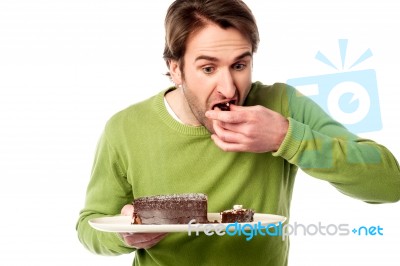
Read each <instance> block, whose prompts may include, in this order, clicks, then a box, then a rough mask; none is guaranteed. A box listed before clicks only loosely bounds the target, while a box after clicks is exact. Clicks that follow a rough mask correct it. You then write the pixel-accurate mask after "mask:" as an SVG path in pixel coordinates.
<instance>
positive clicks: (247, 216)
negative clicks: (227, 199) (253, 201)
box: [221, 205, 254, 223]
mask: <svg viewBox="0 0 400 266" xmlns="http://www.w3.org/2000/svg"><path fill="white" fill-rule="evenodd" d="M253 216H254V211H253V210H251V209H243V206H242V205H234V206H233V209H231V210H226V211H223V212H221V223H235V222H238V223H247V222H252V221H253Z"/></svg>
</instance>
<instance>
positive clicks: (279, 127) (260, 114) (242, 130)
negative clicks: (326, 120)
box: [206, 104, 289, 153]
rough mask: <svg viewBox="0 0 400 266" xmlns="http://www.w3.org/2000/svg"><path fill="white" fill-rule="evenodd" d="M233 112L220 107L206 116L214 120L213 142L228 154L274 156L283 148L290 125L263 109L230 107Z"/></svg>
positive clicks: (275, 114)
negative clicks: (266, 153) (242, 153)
mask: <svg viewBox="0 0 400 266" xmlns="http://www.w3.org/2000/svg"><path fill="white" fill-rule="evenodd" d="M229 109H230V111H229V112H222V110H221V109H220V108H219V107H218V106H217V107H215V108H214V110H210V111H207V112H206V117H207V118H209V119H212V120H213V128H214V134H212V136H211V138H212V139H213V141H214V142H215V144H216V145H217V146H218V147H219V148H221V149H222V150H224V151H231V152H256V153H262V152H271V151H272V152H274V151H277V150H278V149H279V147H280V146H281V144H282V142H283V140H284V138H285V136H286V133H287V130H288V127H289V121H288V120H287V119H286V118H285V117H283V116H282V115H281V114H279V113H277V112H274V111H272V110H270V109H267V108H265V107H263V106H237V105H234V104H230V105H229Z"/></svg>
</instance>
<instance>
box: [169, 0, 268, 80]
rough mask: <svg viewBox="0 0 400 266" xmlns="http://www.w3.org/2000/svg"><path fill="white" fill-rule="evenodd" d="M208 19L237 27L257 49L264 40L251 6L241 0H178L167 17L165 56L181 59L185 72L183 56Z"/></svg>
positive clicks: (179, 60) (226, 25)
mask: <svg viewBox="0 0 400 266" xmlns="http://www.w3.org/2000/svg"><path fill="white" fill-rule="evenodd" d="M207 23H214V24H216V25H218V26H220V27H221V28H223V29H226V28H230V27H232V28H235V29H237V30H238V31H240V32H241V33H242V34H244V35H245V36H246V37H247V38H248V39H249V41H250V42H251V45H252V52H253V53H254V52H256V51H257V47H258V43H259V41H260V38H259V34H258V28H257V24H256V21H255V18H254V16H253V13H252V12H251V10H250V9H249V8H248V7H247V5H246V4H245V3H244V2H243V1H241V0H176V1H175V2H173V3H172V4H171V6H170V7H169V8H168V11H167V15H166V17H165V48H164V54H163V57H164V60H165V62H166V63H167V66H168V67H169V61H170V60H176V61H178V62H179V63H180V66H179V67H180V69H181V71H182V74H183V64H184V62H183V56H184V54H185V50H186V43H187V39H188V38H189V35H190V34H192V33H194V32H196V31H198V30H201V29H202V28H204V27H205V26H206V24H207Z"/></svg>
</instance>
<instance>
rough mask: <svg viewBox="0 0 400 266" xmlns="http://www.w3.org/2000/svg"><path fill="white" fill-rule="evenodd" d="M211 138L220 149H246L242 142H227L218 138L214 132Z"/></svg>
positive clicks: (231, 150) (227, 150)
mask: <svg viewBox="0 0 400 266" xmlns="http://www.w3.org/2000/svg"><path fill="white" fill-rule="evenodd" d="M211 139H212V140H213V141H214V143H215V145H217V146H218V147H219V148H220V149H221V150H223V151H226V152H243V151H246V145H244V144H242V143H229V142H225V141H223V140H222V139H220V138H219V137H218V136H217V135H216V134H213V135H211Z"/></svg>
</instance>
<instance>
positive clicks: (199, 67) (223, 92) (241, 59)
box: [182, 24, 253, 132]
mask: <svg viewBox="0 0 400 266" xmlns="http://www.w3.org/2000/svg"><path fill="white" fill-rule="evenodd" d="M252 60H253V58H252V45H251V43H250V42H249V40H248V39H246V38H245V36H243V35H242V34H241V33H240V32H239V31H237V30H236V29H233V28H228V29H222V28H220V27H219V26H217V25H214V24H209V25H208V26H206V27H205V28H204V29H202V30H200V31H199V32H197V33H195V34H193V35H191V36H190V37H189V39H188V42H187V46H186V52H185V55H184V68H183V72H184V73H183V75H182V77H183V78H182V90H183V93H184V95H185V98H186V100H187V103H188V105H189V107H190V110H191V111H192V113H193V116H194V117H195V118H196V120H197V121H198V122H199V123H200V124H202V125H204V126H206V127H207V129H208V130H209V131H210V132H214V130H213V128H212V122H211V121H210V120H209V119H207V118H206V117H205V112H206V111H208V110H212V109H214V108H215V106H216V105H218V104H223V103H227V102H230V103H231V104H232V103H233V104H236V105H243V103H244V100H245V99H246V97H247V94H248V93H249V91H250V88H251V72H252Z"/></svg>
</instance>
